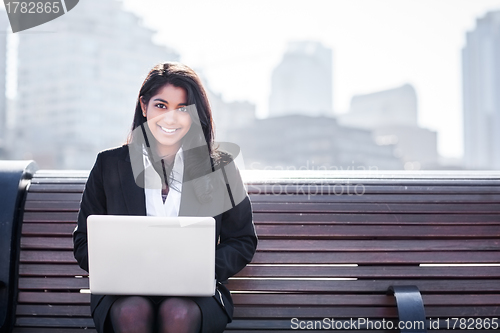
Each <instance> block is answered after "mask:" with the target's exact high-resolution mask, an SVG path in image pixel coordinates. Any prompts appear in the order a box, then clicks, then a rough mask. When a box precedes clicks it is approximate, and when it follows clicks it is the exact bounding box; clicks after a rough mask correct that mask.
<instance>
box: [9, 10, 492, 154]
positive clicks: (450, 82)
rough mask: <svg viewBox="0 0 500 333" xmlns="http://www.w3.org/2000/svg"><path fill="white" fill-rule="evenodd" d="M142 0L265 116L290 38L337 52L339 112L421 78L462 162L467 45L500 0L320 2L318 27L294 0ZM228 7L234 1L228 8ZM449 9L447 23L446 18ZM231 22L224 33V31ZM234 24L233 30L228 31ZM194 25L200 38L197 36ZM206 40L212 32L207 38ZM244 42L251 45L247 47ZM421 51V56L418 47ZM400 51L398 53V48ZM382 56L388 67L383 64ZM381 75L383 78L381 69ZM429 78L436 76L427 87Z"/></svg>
mask: <svg viewBox="0 0 500 333" xmlns="http://www.w3.org/2000/svg"><path fill="white" fill-rule="evenodd" d="M134 1H135V0H122V1H119V2H121V3H123V5H124V8H125V9H126V10H129V11H133V12H134V14H137V15H139V17H142V19H143V25H145V26H146V27H149V28H152V29H153V30H155V31H157V33H156V35H155V42H156V43H157V44H161V45H166V46H169V47H172V48H173V49H175V50H176V51H178V52H179V54H180V55H181V59H180V60H181V61H182V62H184V63H186V64H188V65H190V66H191V67H193V68H194V69H195V70H197V71H198V72H200V73H201V75H202V76H203V77H204V78H205V79H206V81H207V82H208V85H209V88H210V89H211V90H213V91H214V92H215V93H216V94H218V95H219V96H221V98H222V100H224V101H225V102H232V101H249V102H250V103H254V104H255V105H256V112H257V116H258V117H259V118H263V117H265V116H266V115H267V110H266V108H267V104H268V98H269V95H270V89H269V88H270V84H271V82H270V81H271V80H270V79H271V71H272V69H273V68H274V67H275V66H276V65H277V64H278V63H279V61H280V60H281V58H282V56H283V54H284V53H285V48H286V44H287V43H289V42H291V41H292V42H293V41H303V40H313V41H318V42H320V43H322V44H324V45H325V46H326V47H329V48H331V49H332V51H333V55H334V56H333V58H334V59H333V66H332V67H333V70H332V71H333V80H334V84H333V87H334V88H333V92H332V95H333V96H335V98H334V105H333V108H334V111H335V112H336V114H337V115H339V114H344V113H345V112H347V110H348V105H349V103H350V101H351V99H352V98H353V97H355V96H356V95H360V94H367V93H374V92H377V91H383V90H387V89H391V88H394V87H397V86H400V85H402V84H406V83H409V84H412V85H413V86H414V87H415V89H416V91H417V95H418V97H419V100H418V105H419V110H420V112H419V116H418V123H419V125H420V126H422V127H425V128H429V129H431V130H436V131H438V144H439V153H440V154H441V155H443V156H445V157H453V158H457V157H461V156H462V150H463V138H462V136H463V135H462V134H463V124H462V113H463V108H462V98H461V97H462V96H461V86H462V80H461V75H462V73H461V67H462V64H461V60H462V59H461V56H460V54H461V52H460V51H461V48H462V47H463V46H464V45H465V36H466V33H467V32H469V31H472V30H473V29H474V28H475V26H476V22H477V20H479V19H481V18H482V17H483V16H484V15H485V14H486V12H487V11H492V10H495V9H498V8H500V0H480V1H476V2H474V4H472V3H471V2H468V1H459V2H460V6H458V7H459V10H457V11H454V10H452V8H456V7H457V1H448V0H441V1H439V2H433V3H432V4H431V2H429V1H421V2H419V3H418V4H417V3H413V2H409V1H393V0H379V1H376V2H372V1H364V0H358V1H352V2H345V1H338V2H335V3H331V2H328V6H329V7H328V6H326V4H327V2H325V1H313V2H312V3H311V5H310V6H309V7H308V8H309V10H311V11H314V13H315V14H318V17H317V19H316V21H317V22H316V23H315V24H308V23H310V16H311V15H303V11H301V10H300V9H301V5H302V4H304V2H303V1H295V2H294V1H290V2H287V4H288V5H287V6H284V5H283V3H282V2H280V1H279V0H277V1H276V2H273V4H272V5H270V6H268V8H266V11H260V10H259V8H260V7H259V4H260V3H259V2H258V1H257V2H256V3H253V5H252V4H249V3H246V2H243V3H239V4H238V5H235V4H230V2H227V1H225V0H214V1H213V2H211V3H210V5H208V4H202V3H200V2H197V0H188V1H186V2H183V4H180V3H173V2H172V3H171V2H168V1H167V2H165V3H164V2H158V3H156V2H155V1H154V0H144V2H142V5H141V6H137V5H134V3H135V2H134ZM452 3H453V4H454V6H452ZM186 5H188V6H191V7H192V8H196V9H198V10H195V11H193V10H191V11H188V12H186V11H183V10H182V8H183V7H182V6H186ZM134 6H135V7H134ZM152 6H156V7H154V8H155V10H154V11H151V10H148V9H151V8H153V7H152ZM163 6H167V7H168V9H169V12H171V13H181V12H182V13H189V15H184V16H182V15H180V16H181V17H179V15H172V16H171V17H169V18H168V22H169V24H168V25H166V24H162V22H164V20H163V19H162V20H158V19H155V15H157V14H158V13H161V12H162V9H163V8H167V7H163ZM325 6H326V7H325ZM139 7H140V8H139ZM222 7H225V8H224V10H222ZM205 9H206V10H205ZM335 9H336V10H335ZM429 9H432V10H429ZM280 10H281V13H282V14H283V15H281V16H283V17H278V16H276V17H274V18H275V20H274V21H273V24H274V25H275V26H276V28H272V29H271V28H270V25H269V24H268V22H269V21H272V20H265V18H270V17H272V15H273V13H276V11H280ZM227 11H231V12H232V15H229V16H227V15H226V16H225V18H226V20H225V21H223V20H219V18H220V16H221V15H222V16H223V15H225V14H227ZM243 12H244V13H245V14H246V16H252V14H253V13H256V12H258V13H260V14H259V15H260V16H259V15H256V16H255V15H254V16H253V22H255V23H257V22H258V23H259V24H251V28H250V30H251V31H252V32H253V36H252V35H249V34H248V31H249V29H248V27H247V26H246V25H247V24H246V23H248V19H247V18H245V17H243V16H242V13H243ZM264 12H265V13H264ZM206 13H209V14H210V15H206ZM325 13H326V14H325ZM410 13H411V14H412V15H413V16H415V18H414V19H413V18H411V17H409V16H408V14H410ZM71 14H72V13H69V14H68V15H67V16H68V18H67V19H71ZM285 14H286V15H285ZM327 14H329V15H331V16H330V18H331V19H330V21H331V22H337V21H338V22H337V23H336V24H337V25H332V24H331V22H330V21H328V20H323V21H322V20H321V19H322V18H324V17H325V15H327ZM354 14H356V15H354ZM445 14H446V15H447V16H446V20H444V19H443V18H444V17H445ZM448 14H449V15H448ZM297 15H302V16H301V18H302V20H301V21H300V20H299V21H296V22H295V25H294V26H295V27H292V26H290V20H292V21H293V19H294V18H296V17H297ZM384 15H385V16H384ZM207 17H210V20H212V21H213V22H212V24H208V25H207V24H204V23H205V22H206V21H205V20H206V18H207ZM343 17H344V19H343ZM387 17H390V19H387ZM187 18H188V19H189V20H195V21H196V22H197V24H195V25H194V24H191V25H188V24H181V23H179V22H187V21H186V19H187ZM202 18H203V19H202ZM429 19H430V20H429ZM183 20H184V21H183ZM406 21H409V22H406ZM419 22H420V23H422V24H419ZM424 22H425V24H423V23H424ZM444 22H446V24H444ZM396 23H398V24H397V25H396ZM167 26H168V27H170V29H169V28H167ZM190 26H194V27H196V28H195V30H190V29H188V27H190ZM223 26H224V27H225V30H224V31H225V33H224V34H217V33H214V32H217V31H218V30H217V29H221V28H222V27H223ZM228 26H231V27H232V28H233V29H229V30H228V29H227V27H228ZM310 26H312V28H311V27H310ZM171 27H176V29H171ZM200 27H203V33H201V32H200V31H201V30H200ZM332 27H342V29H332ZM396 27H397V29H395V28H396ZM327 28H328V29H327ZM412 29H413V30H412ZM322 30H324V31H327V32H328V34H329V35H331V38H330V39H328V38H325V37H324V36H322V35H321V34H318V32H320V31H322ZM193 31H194V32H195V33H194V35H198V38H194V37H193ZM231 31H233V32H235V33H237V34H238V35H239V36H238V38H237V39H234V38H233V39H231V38H232V37H234V35H233V34H231ZM263 31H265V32H266V33H267V35H269V37H270V38H274V40H273V41H272V42H270V40H269V38H268V39H266V38H263V36H262V32H263ZM384 32H385V33H384ZM450 32H452V33H451V34H450ZM363 34H364V35H363ZM374 34H378V35H379V37H380V38H379V39H370V38H371V37H373V36H374ZM429 34H432V35H435V36H434V39H431V38H428V37H429ZM11 36H12V34H11ZM206 36H210V38H205V37H206ZM192 37H193V38H192ZM199 37H201V39H200V38H199ZM396 37H397V38H396ZM426 37H427V38H426ZM203 38H204V39H205V41H204V42H203V41H202V39H203ZM186 41H187V42H186ZM228 41H229V43H228ZM256 41H259V42H260V43H259V44H258V46H259V47H255V46H256V45H257V44H256ZM367 41H368V42H367ZM437 41H438V42H437ZM207 43H210V47H207ZM241 43H244V44H245V45H246V47H243V48H239V46H241ZM349 43H350V44H349ZM388 43H392V44H397V47H396V48H390V47H389V45H388ZM408 43H412V44H413V45H414V47H413V48H408V45H409V44H408ZM365 44H366V45H365ZM360 46H364V47H365V48H366V49H370V51H371V52H370V53H369V54H363V52H350V53H349V52H347V51H348V50H355V49H356V47H360ZM430 46H433V47H430ZM452 46H453V47H452ZM418 49H419V50H420V52H414V51H415V50H418ZM200 50H203V52H200ZM228 50H232V51H231V52H228ZM252 50H253V51H252ZM381 50H382V51H383V52H381ZM394 50H398V52H395V53H393V52H392V51H394ZM444 50H446V52H445V51H444ZM450 50H451V51H450ZM430 51H431V52H430ZM252 52H253V53H252ZM259 52H260V53H259ZM412 52H413V54H412ZM405 54H406V55H407V56H408V55H412V56H413V58H411V57H406V58H405V57H404V55H405ZM388 55H390V56H388ZM346 56H348V57H350V58H352V59H350V60H351V61H350V63H346V61H345V57H346ZM384 56H385V58H384ZM214 57H215V58H216V59H215V60H214ZM415 57H417V58H419V57H420V58H421V59H420V60H422V61H414V60H415ZM412 59H413V62H412ZM377 61H378V64H379V65H380V66H378V67H377V66H373V63H376V62H377ZM429 61H430V62H434V65H433V66H428V67H429V68H427V69H426V70H424V71H422V70H421V69H422V66H424V65H425V64H427V65H428V64H429ZM443 61H444V62H447V64H446V66H443ZM353 64H354V65H353ZM266 66H267V67H266ZM353 66H354V67H353ZM242 67H245V70H246V71H245V72H242ZM451 67H453V69H452V70H450V68H451ZM436 68H439V69H438V70H436ZM389 69H390V70H389ZM398 69H399V71H398ZM349 71H350V72H349ZM377 71H378V72H379V74H381V75H376V73H377ZM357 72H358V73H359V72H363V75H354V74H355V73H357ZM396 72H400V73H399V74H400V76H399V79H397V76H396V75H395V73H396ZM346 73H350V74H351V75H350V77H349V79H348V80H346V79H345V76H346ZM353 73H354V74H353ZM374 73H375V74H374ZM450 73H451V74H450ZM410 74H412V75H416V74H419V75H420V78H418V75H417V76H415V77H413V79H412V75H410ZM256 77H257V79H256ZM422 78H424V79H422ZM426 80H427V81H426ZM429 80H432V81H433V82H432V83H431V84H426V82H427V83H429V82H430V81H429ZM452 87H454V88H452ZM451 92H452V93H451ZM452 97H453V98H452Z"/></svg>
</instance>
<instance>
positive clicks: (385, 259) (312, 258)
mask: <svg viewBox="0 0 500 333" xmlns="http://www.w3.org/2000/svg"><path fill="white" fill-rule="evenodd" d="M20 262H21V263H58V264H71V263H75V262H76V260H75V259H74V257H73V252H72V251H21V253H20ZM252 263H254V264H269V263H271V264H276V263H281V264H313V263H314V264H354V263H357V264H369V265H373V264H435V263H448V264H453V263H460V264H463V263H472V264H474V263H498V252H495V251H477V252H464V251H448V252H257V253H256V254H255V255H254V257H253V259H252Z"/></svg>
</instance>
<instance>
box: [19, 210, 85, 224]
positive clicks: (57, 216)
mask: <svg viewBox="0 0 500 333" xmlns="http://www.w3.org/2000/svg"><path fill="white" fill-rule="evenodd" d="M77 218H78V212H24V214H23V222H24V223H30V222H44V223H47V222H50V223H54V222H63V223H73V224H74V225H75V226H76V220H77Z"/></svg>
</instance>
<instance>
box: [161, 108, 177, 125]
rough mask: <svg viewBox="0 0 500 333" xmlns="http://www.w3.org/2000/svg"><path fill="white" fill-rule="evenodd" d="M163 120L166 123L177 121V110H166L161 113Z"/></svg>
mask: <svg viewBox="0 0 500 333" xmlns="http://www.w3.org/2000/svg"><path fill="white" fill-rule="evenodd" d="M163 121H165V122H167V123H175V122H176V121H177V112H176V111H175V110H168V111H167V112H165V114H164V115H163Z"/></svg>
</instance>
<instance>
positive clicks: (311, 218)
mask: <svg viewBox="0 0 500 333" xmlns="http://www.w3.org/2000/svg"><path fill="white" fill-rule="evenodd" d="M40 214H44V213H40ZM253 218H254V222H256V223H257V224H264V223H274V224H276V223H280V222H285V223H284V224H308V223H322V224H340V223H353V222H357V223H363V224H381V223H383V224H408V223H413V224H416V225H423V224H436V223H437V224H440V223H451V224H460V223H466V224H476V223H479V224H487V223H493V224H495V225H498V222H500V214H467V213H462V214H455V213H449V212H448V213H446V214H426V213H422V214H406V213H394V214H390V213H377V214H364V213H346V214H338V213H331V214H321V213H314V214H301V213H290V212H282V213H279V214H273V213H262V212H261V213H259V212H254V214H253ZM75 220H76V218H75Z"/></svg>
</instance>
